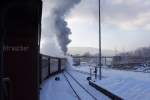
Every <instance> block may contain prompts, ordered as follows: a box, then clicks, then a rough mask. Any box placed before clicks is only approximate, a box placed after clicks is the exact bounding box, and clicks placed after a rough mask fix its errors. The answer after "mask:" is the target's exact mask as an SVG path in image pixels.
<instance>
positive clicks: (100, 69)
mask: <svg viewBox="0 0 150 100" xmlns="http://www.w3.org/2000/svg"><path fill="white" fill-rule="evenodd" d="M101 67H102V66H101V2H100V0H99V79H100V80H101V78H102V68H101Z"/></svg>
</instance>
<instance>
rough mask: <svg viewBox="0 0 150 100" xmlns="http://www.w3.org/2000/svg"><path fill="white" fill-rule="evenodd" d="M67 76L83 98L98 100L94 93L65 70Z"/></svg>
mask: <svg viewBox="0 0 150 100" xmlns="http://www.w3.org/2000/svg"><path fill="white" fill-rule="evenodd" d="M65 76H66V77H67V78H68V80H69V82H70V83H71V85H72V87H73V88H74V90H75V91H76V92H77V94H78V95H79V97H80V99H81V100H97V99H96V98H95V97H94V96H93V95H91V94H90V93H89V92H87V90H85V89H84V88H83V87H82V86H81V85H80V83H78V82H77V81H75V79H74V78H72V77H71V76H70V75H69V74H68V73H66V72H65Z"/></svg>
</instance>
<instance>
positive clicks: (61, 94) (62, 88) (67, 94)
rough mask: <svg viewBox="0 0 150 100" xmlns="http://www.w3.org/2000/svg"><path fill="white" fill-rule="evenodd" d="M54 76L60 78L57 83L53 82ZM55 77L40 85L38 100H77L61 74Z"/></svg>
mask: <svg viewBox="0 0 150 100" xmlns="http://www.w3.org/2000/svg"><path fill="white" fill-rule="evenodd" d="M56 76H59V77H60V80H59V81H55V77H56ZM56 76H53V77H51V78H50V79H48V80H46V81H45V82H44V83H43V84H42V86H41V87H42V89H41V91H40V100H78V99H77V97H76V95H75V94H74V92H73V91H72V89H71V88H70V86H69V85H68V83H67V81H66V80H65V77H64V76H63V75H62V74H59V75H56Z"/></svg>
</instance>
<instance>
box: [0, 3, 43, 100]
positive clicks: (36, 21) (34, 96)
mask: <svg viewBox="0 0 150 100" xmlns="http://www.w3.org/2000/svg"><path fill="white" fill-rule="evenodd" d="M41 11H42V2H41V0H1V1H0V14H1V16H0V32H1V33H0V34H3V37H4V38H3V57H2V58H3V66H0V67H1V71H0V74H1V81H0V82H1V83H2V85H1V86H2V88H1V90H0V94H1V95H0V96H1V98H0V100H38V99H39V97H38V96H39V84H38V80H39V79H38V72H39V71H38V70H39V69H38V62H39V60H38V57H39V39H40V27H41V15H42V14H41Z"/></svg>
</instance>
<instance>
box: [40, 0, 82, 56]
mask: <svg viewBox="0 0 150 100" xmlns="http://www.w3.org/2000/svg"><path fill="white" fill-rule="evenodd" d="M79 2H80V0H43V15H42V37H41V38H42V41H43V42H42V43H41V45H42V47H41V52H42V53H46V54H47V53H48V54H50V52H53V53H54V52H55V53H57V55H60V54H62V52H63V54H66V52H67V45H68V44H69V42H70V40H69V34H71V31H70V29H69V28H68V27H67V22H66V21H65V16H66V15H67V14H68V13H69V12H70V10H71V8H73V7H74V5H75V4H77V3H79ZM50 55H51V54H50ZM53 55H54V54H53Z"/></svg>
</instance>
